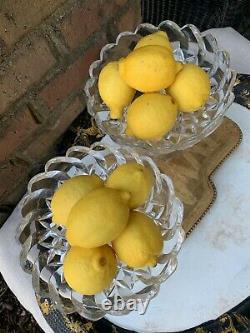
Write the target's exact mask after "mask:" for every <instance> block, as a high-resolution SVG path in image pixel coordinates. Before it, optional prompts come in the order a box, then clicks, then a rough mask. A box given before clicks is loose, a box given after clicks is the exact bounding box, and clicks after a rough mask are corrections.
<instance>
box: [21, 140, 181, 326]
mask: <svg viewBox="0 0 250 333" xmlns="http://www.w3.org/2000/svg"><path fill="white" fill-rule="evenodd" d="M127 161H136V162H138V163H141V164H143V165H147V166H148V167H149V168H151V170H152V171H153V173H154V177H155V183H154V186H153V189H152V191H151V193H150V195H149V198H148V201H147V202H146V203H145V205H144V206H141V207H139V208H138V209H137V210H139V211H141V212H143V213H145V214H146V215H148V216H149V217H151V218H153V219H154V221H155V223H156V224H157V225H159V226H160V229H161V233H162V235H163V238H164V248H163V252H162V254H161V255H160V256H159V258H158V263H157V265H156V266H155V267H151V268H146V269H131V268H129V267H127V266H126V265H124V264H122V263H121V262H119V261H118V273H117V275H116V277H115V278H114V279H113V282H112V283H111V285H110V287H109V288H108V289H106V290H104V291H103V292H101V293H99V294H97V295H94V296H84V295H81V294H79V293H77V292H75V291H74V290H72V289H71V288H70V287H69V286H68V284H67V283H66V282H65V279H64V276H63V266H62V264H63V258H64V255H65V253H66V252H67V250H68V249H69V244H68V243H67V240H66V239H65V229H64V228H63V227H62V226H58V225H55V224H54V223H52V220H51V217H52V213H51V209H50V202H51V198H52V196H53V193H54V192H55V191H56V189H57V188H58V186H60V184H61V183H62V182H63V181H65V180H66V179H69V178H71V177H74V176H76V175H89V174H96V175H98V176H100V177H101V178H102V179H103V180H105V179H106V178H107V176H108V175H109V174H110V173H111V172H112V170H114V169H115V168H116V167H117V166H118V165H120V164H123V163H126V162H127ZM21 214H22V218H23V222H22V224H21V225H20V227H19V229H18V233H17V239H18V241H19V242H20V243H21V245H22V250H21V254H20V263H21V266H22V268H23V269H24V271H26V272H27V273H30V274H31V275H32V283H33V287H34V290H35V292H36V294H38V295H39V296H41V297H49V298H50V299H51V300H52V302H53V303H54V305H55V306H56V308H57V309H58V310H59V311H61V312H62V313H64V314H69V313H73V312H78V313H79V314H80V315H81V316H83V317H85V318H87V319H90V320H98V319H100V318H102V317H103V316H104V315H105V314H111V315H122V314H126V313H127V312H128V311H129V310H128V309H126V308H125V309H123V310H118V309H116V308H114V307H112V308H111V309H110V310H105V309H103V306H102V304H103V302H104V301H105V300H110V301H111V302H112V304H114V303H115V302H114V299H115V298H116V299H119V298H121V299H122V300H123V301H126V300H128V299H130V300H141V301H142V302H144V301H149V300H150V299H152V298H153V297H154V296H155V295H156V294H157V292H158V291H159V288H160V285H161V283H162V282H164V281H165V280H166V279H167V278H168V277H169V276H170V275H171V274H172V273H173V272H174V271H175V269H176V266H177V254H178V252H179V250H180V248H181V245H182V243H183V241H184V238H185V234H184V231H183V229H182V220H183V205H182V203H181V202H180V200H179V199H178V198H177V197H176V195H175V192H174V188H173V184H172V181H171V180H170V178H169V177H168V176H166V175H164V174H161V173H160V171H159V169H158V168H157V166H156V165H155V163H154V162H153V161H152V160H151V159H150V158H149V157H146V156H140V157H139V156H138V155H137V154H136V153H135V152H133V151H132V150H131V149H130V148H122V149H119V150H117V149H115V148H111V147H108V146H105V145H103V144H100V143H96V144H93V145H92V146H91V147H90V148H87V147H82V146H75V147H72V148H70V149H69V150H68V151H67V153H66V156H65V157H56V158H53V159H51V160H49V161H48V162H47V163H46V165H45V172H43V173H40V174H38V175H36V176H35V177H33V178H32V179H31V180H30V182H29V184H28V191H27V194H26V196H25V198H24V199H23V201H22V203H21Z"/></svg>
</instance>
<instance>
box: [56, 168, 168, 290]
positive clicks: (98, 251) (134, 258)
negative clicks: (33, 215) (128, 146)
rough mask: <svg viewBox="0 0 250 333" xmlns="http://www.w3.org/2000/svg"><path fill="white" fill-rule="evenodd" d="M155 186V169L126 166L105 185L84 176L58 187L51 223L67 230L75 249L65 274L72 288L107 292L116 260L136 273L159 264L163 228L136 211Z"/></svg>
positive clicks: (67, 263) (115, 271) (65, 263)
mask: <svg viewBox="0 0 250 333" xmlns="http://www.w3.org/2000/svg"><path fill="white" fill-rule="evenodd" d="M153 185H154V175H153V173H152V171H151V169H149V168H148V167H146V166H143V165H141V164H138V163H136V162H128V163H126V164H122V165H120V166H118V167H117V168H116V169H115V170H114V171H113V172H112V173H111V174H110V175H109V177H108V179H107V180H106V181H105V182H104V181H102V180H101V179H100V178H99V177H98V176H96V175H80V176H76V177H73V178H71V179H69V180H66V181H65V182H64V183H63V184H62V185H61V186H60V187H59V188H58V190H57V191H56V192H55V194H54V196H53V198H52V201H51V211H52V220H53V222H54V223H56V224H60V225H64V226H65V228H66V238H67V240H68V242H69V244H70V245H71V247H70V249H69V251H68V252H67V254H66V256H65V258H64V263H63V270H64V277H65V280H66V282H67V283H68V285H69V286H70V287H71V288H72V289H74V290H75V291H77V292H79V293H81V294H85V295H94V294H96V293H98V292H101V291H102V290H104V289H105V288H107V287H109V285H110V284H111V282H112V280H113V278H114V277H115V275H116V273H117V258H119V260H120V261H122V262H123V263H125V264H126V265H128V266H130V267H133V268H143V267H147V266H154V265H155V264H156V263H157V257H158V256H159V255H160V253H161V251H162V247H163V239H162V235H161V232H160V229H159V228H158V226H157V225H156V224H155V223H154V221H153V220H151V219H150V218H149V217H148V216H146V215H144V214H143V213H140V212H138V211H135V210H134V209H135V208H137V207H139V206H141V205H143V204H144V203H145V202H146V200H147V199H148V197H149V194H150V192H151V190H152V187H153Z"/></svg>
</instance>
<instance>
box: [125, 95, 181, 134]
mask: <svg viewBox="0 0 250 333" xmlns="http://www.w3.org/2000/svg"><path fill="white" fill-rule="evenodd" d="M176 118H177V105H176V104H175V103H174V101H173V100H172V98H171V97H170V96H169V95H161V94H159V93H149V94H144V95H141V96H140V97H138V98H136V99H135V100H134V102H133V103H132V104H131V105H130V107H129V108H128V114H127V126H128V128H129V131H130V132H132V133H133V135H134V136H135V137H137V138H139V139H142V140H159V139H161V138H162V137H163V136H164V135H165V134H166V133H167V132H168V131H170V130H171V128H172V127H173V126H174V124H175V122H176Z"/></svg>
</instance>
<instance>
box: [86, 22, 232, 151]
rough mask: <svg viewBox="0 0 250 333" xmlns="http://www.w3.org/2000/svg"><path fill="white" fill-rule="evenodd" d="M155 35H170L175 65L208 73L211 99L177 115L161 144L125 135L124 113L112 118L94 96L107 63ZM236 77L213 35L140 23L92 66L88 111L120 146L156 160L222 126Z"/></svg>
mask: <svg viewBox="0 0 250 333" xmlns="http://www.w3.org/2000/svg"><path fill="white" fill-rule="evenodd" d="M159 30H162V31H165V32H166V33H167V34H168V37H169V40H170V42H171V44H172V48H173V54H174V57H175V59H176V60H177V61H180V62H182V63H193V64H197V65H199V66H200V67H202V68H203V69H204V70H205V71H206V72H207V73H208V75H209V77H210V83H211V94H210V97H209V99H208V101H207V103H206V105H205V106H204V107H203V108H202V109H200V110H198V111H196V112H192V113H184V112H179V114H178V119H177V122H176V124H175V126H174V128H173V129H172V130H171V131H170V132H168V133H167V134H166V135H165V137H164V138H163V139H161V140H159V141H153V140H151V141H150V140H139V139H136V138H133V137H130V136H127V135H126V134H125V129H126V112H127V108H125V109H124V116H123V118H122V119H121V120H112V119H110V117H109V108H108V107H107V106H106V105H105V104H104V103H103V102H102V99H101V97H100V94H99V91H98V77H99V73H100V71H101V70H102V68H103V67H104V66H105V65H106V64H107V63H108V62H110V61H114V60H119V59H120V58H121V57H124V56H126V55H128V53H129V52H131V51H132V50H133V48H134V47H135V45H136V43H137V42H138V41H139V40H140V39H141V38H142V37H144V36H146V35H149V34H151V33H153V32H156V31H159ZM235 78H236V73H235V72H234V71H233V70H232V69H231V68H230V59H229V55H228V53H227V52H226V51H223V50H220V49H219V48H218V45H217V42H216V40H215V38H214V37H213V36H212V35H211V34H204V33H200V31H199V30H198V29H197V28H196V27H195V26H194V25H192V24H187V25H185V26H184V27H182V28H180V27H179V26H178V25H177V24H176V23H174V22H172V21H164V22H162V23H161V24H160V25H159V26H158V27H156V26H154V25H152V24H148V23H144V24H140V25H139V26H138V27H137V28H136V30H135V31H134V32H129V31H126V32H122V33H120V34H119V35H118V37H117V39H116V42H115V43H113V44H107V45H105V46H104V47H103V48H102V50H101V52H100V58H99V60H97V61H95V62H94V63H92V65H91V66H90V69H89V79H88V81H87V82H86V85H85V95H86V99H87V107H88V112H89V113H90V115H91V116H93V117H94V119H95V121H96V123H97V126H98V127H99V129H100V130H101V132H102V133H103V134H108V135H110V137H111V138H112V139H113V140H114V141H115V142H116V143H118V144H120V145H127V146H130V147H133V148H134V149H136V150H137V151H138V152H142V153H143V154H146V155H150V156H157V155H162V154H164V155H165V154H169V153H171V152H173V151H176V150H184V149H186V148H189V147H191V146H193V145H194V144H196V143H198V142H199V141H201V140H202V139H203V138H205V137H206V136H208V135H209V134H211V133H212V132H213V131H214V130H215V129H216V128H217V127H218V126H219V125H220V124H221V122H222V120H223V116H224V114H225V112H226V110H227V109H228V107H229V106H230V105H231V104H232V103H233V100H234V94H233V92H232V89H233V85H234V82H235Z"/></svg>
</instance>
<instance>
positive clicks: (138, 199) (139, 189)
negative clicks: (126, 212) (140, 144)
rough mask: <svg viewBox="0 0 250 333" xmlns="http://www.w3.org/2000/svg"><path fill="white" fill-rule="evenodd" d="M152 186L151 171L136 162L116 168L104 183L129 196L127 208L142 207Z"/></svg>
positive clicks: (152, 177)
mask: <svg viewBox="0 0 250 333" xmlns="http://www.w3.org/2000/svg"><path fill="white" fill-rule="evenodd" d="M153 184H154V176H153V174H152V171H151V170H150V169H149V168H148V167H145V166H143V165H141V164H138V163H136V162H129V163H126V164H122V165H120V166H118V168H116V169H115V170H114V171H113V172H112V173H111V175H110V176H109V178H108V179H107V181H106V184H105V185H106V186H107V187H110V188H114V189H117V190H123V191H127V192H129V193H130V194H131V198H130V200H129V207H130V208H136V207H139V206H141V205H143V204H144V203H145V202H146V200H147V198H148V196H149V193H150V191H151V190H152V187H153Z"/></svg>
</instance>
